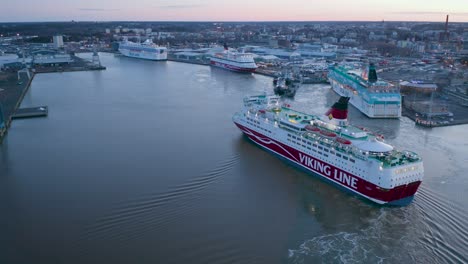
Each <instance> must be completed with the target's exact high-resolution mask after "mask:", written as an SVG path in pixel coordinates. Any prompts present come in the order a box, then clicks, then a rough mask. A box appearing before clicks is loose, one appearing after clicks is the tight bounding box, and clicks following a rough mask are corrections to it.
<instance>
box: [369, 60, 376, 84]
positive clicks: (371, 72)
mask: <svg viewBox="0 0 468 264" xmlns="http://www.w3.org/2000/svg"><path fill="white" fill-rule="evenodd" d="M367 78H368V79H367V80H368V81H369V82H371V83H375V82H376V81H377V71H376V70H375V65H374V63H370V64H369V74H368V76H367Z"/></svg>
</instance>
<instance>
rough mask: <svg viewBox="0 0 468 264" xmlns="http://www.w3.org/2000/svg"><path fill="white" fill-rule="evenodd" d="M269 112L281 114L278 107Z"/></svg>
mask: <svg viewBox="0 0 468 264" xmlns="http://www.w3.org/2000/svg"><path fill="white" fill-rule="evenodd" d="M271 110H272V111H273V112H275V113H279V112H281V108H279V107H275V108H273V109H271Z"/></svg>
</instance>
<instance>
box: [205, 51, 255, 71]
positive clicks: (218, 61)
mask: <svg viewBox="0 0 468 264" xmlns="http://www.w3.org/2000/svg"><path fill="white" fill-rule="evenodd" d="M210 64H211V65H212V66H216V67H220V68H223V69H227V70H231V71H235V72H247V73H249V72H254V71H255V70H256V69H257V64H255V61H254V59H253V54H251V53H241V52H237V51H235V50H230V49H229V48H228V47H227V45H226V44H225V45H224V51H223V52H220V53H215V54H214V56H213V57H211V58H210Z"/></svg>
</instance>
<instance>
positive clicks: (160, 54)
mask: <svg viewBox="0 0 468 264" xmlns="http://www.w3.org/2000/svg"><path fill="white" fill-rule="evenodd" d="M119 51H120V53H122V55H124V56H127V57H131V58H139V59H146V60H167V48H166V47H160V46H158V45H156V44H154V43H153V42H152V41H151V40H150V39H148V40H146V41H145V42H142V43H135V42H131V41H128V40H125V41H123V42H120V43H119Z"/></svg>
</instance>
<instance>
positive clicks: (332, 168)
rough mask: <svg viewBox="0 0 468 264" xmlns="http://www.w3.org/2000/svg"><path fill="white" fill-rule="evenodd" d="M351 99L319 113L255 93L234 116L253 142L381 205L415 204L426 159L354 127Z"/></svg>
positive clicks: (237, 123)
mask: <svg viewBox="0 0 468 264" xmlns="http://www.w3.org/2000/svg"><path fill="white" fill-rule="evenodd" d="M348 101H349V97H341V98H340V100H339V101H338V102H336V103H335V104H334V105H333V106H332V108H331V109H330V110H329V111H328V112H327V113H326V114H325V115H324V116H323V117H319V116H315V115H310V114H306V113H302V112H299V111H295V110H292V109H291V108H290V106H289V105H281V103H280V98H279V97H278V96H269V95H266V94H264V95H258V96H249V97H246V98H244V108H243V110H242V111H240V112H237V113H236V114H234V116H233V118H232V119H233V121H234V123H235V124H236V125H237V126H238V127H239V128H240V129H241V130H242V132H244V134H245V135H246V136H247V137H248V138H249V139H250V140H252V141H253V142H255V143H256V144H258V145H260V146H261V147H263V148H266V149H267V150H270V151H271V152H273V153H275V154H277V155H279V156H281V157H282V158H285V159H286V160H288V161H290V162H292V163H294V164H295V165H297V166H299V167H301V168H304V169H305V170H307V171H309V172H312V173H314V174H315V175H318V176H320V177H321V178H323V179H324V180H325V181H329V182H332V183H335V184H337V185H338V186H340V187H342V188H343V189H345V190H347V191H350V192H352V193H355V194H357V195H359V196H362V197H365V198H367V199H369V200H371V201H373V202H376V203H378V204H392V205H405V204H408V203H410V202H411V201H412V200H413V198H414V195H415V193H416V191H417V190H418V187H419V185H420V184H421V181H422V179H423V175H424V168H423V162H422V159H421V158H420V157H419V156H418V155H417V154H416V153H413V152H411V151H401V150H397V149H395V148H394V147H393V146H391V145H389V144H387V143H385V142H384V140H383V136H381V135H377V134H373V133H371V132H369V131H368V130H366V129H365V128H359V127H356V126H352V125H349V124H348V121H347V115H348Z"/></svg>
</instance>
